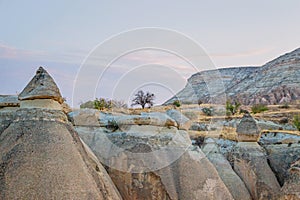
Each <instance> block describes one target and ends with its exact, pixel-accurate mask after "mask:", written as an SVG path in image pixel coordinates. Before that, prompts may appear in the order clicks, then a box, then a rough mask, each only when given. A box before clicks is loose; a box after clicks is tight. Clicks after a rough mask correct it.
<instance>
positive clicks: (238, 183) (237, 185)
mask: <svg viewBox="0 0 300 200" xmlns="http://www.w3.org/2000/svg"><path fill="white" fill-rule="evenodd" d="M202 151H203V153H205V155H206V156H207V158H208V159H209V160H210V162H211V163H212V164H213V165H214V166H215V168H216V170H217V171H218V174H219V176H220V177H221V179H222V181H223V182H224V184H225V185H226V187H227V188H228V190H229V192H230V193H231V195H232V196H233V198H234V199H235V200H247V199H248V200H251V199H252V198H251V195H250V194H249V192H248V189H247V187H246V186H245V184H244V182H243V181H242V180H241V179H240V177H239V176H238V175H237V174H236V173H235V172H234V170H233V169H232V167H231V165H230V163H229V162H228V160H227V159H226V158H225V157H224V156H223V155H222V154H221V153H220V152H219V148H218V146H217V144H216V143H215V141H214V139H211V138H207V139H205V144H204V147H203V148H202Z"/></svg>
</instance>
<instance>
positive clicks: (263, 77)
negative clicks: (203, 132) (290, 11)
mask: <svg viewBox="0 0 300 200" xmlns="http://www.w3.org/2000/svg"><path fill="white" fill-rule="evenodd" d="M299 68H300V48H299V49H296V50H294V51H292V52H290V53H287V54H285V55H283V56H280V57H278V58H276V59H274V60H272V61H270V62H268V63H266V64H265V65H263V66H262V67H236V68H224V69H218V72H219V73H220V77H221V82H222V83H220V84H223V85H224V89H225V94H226V95H227V97H229V98H230V99H235V100H239V101H240V102H241V103H242V104H244V105H248V104H259V103H261V104H282V103H285V102H291V101H294V100H299V99H300V88H299V84H300V70H299ZM213 73H216V72H215V70H210V71H202V72H199V73H196V74H194V75H192V76H191V77H190V78H189V79H188V82H187V84H186V87H185V88H184V89H183V90H181V91H180V92H179V93H177V94H176V95H175V96H174V97H172V98H171V99H170V100H168V101H167V102H166V103H165V104H171V103H172V102H173V101H175V100H178V99H179V100H180V101H181V102H182V103H197V101H198V100H199V99H200V100H201V101H202V102H205V103H206V102H210V101H211V100H212V98H214V96H215V95H216V94H211V92H209V90H208V87H207V85H209V86H210V87H211V86H212V85H213V84H210V82H213V81H216V80H214V79H212V78H210V77H211V74H213ZM219 81H220V80H219ZM216 85H217V84H216ZM210 90H211V91H213V90H212V89H211V88H210ZM216 98H217V97H216Z"/></svg>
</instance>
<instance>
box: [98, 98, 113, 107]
mask: <svg viewBox="0 0 300 200" xmlns="http://www.w3.org/2000/svg"><path fill="white" fill-rule="evenodd" d="M94 108H95V109H98V110H104V109H105V108H106V109H110V108H112V101H111V100H106V99H104V98H100V99H98V98H97V99H96V100H94Z"/></svg>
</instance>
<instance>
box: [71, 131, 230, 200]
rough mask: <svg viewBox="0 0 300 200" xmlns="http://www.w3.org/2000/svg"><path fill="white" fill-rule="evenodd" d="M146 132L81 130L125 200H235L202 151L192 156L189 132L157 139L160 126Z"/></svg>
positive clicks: (168, 133) (80, 132) (160, 134)
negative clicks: (189, 147) (208, 199)
mask: <svg viewBox="0 0 300 200" xmlns="http://www.w3.org/2000/svg"><path fill="white" fill-rule="evenodd" d="M133 126H134V128H137V127H139V126H137V125H133ZM144 126H145V128H149V130H148V134H149V135H147V136H145V135H143V133H141V134H131V133H130V132H128V133H127V132H117V131H116V132H109V130H107V129H105V128H103V127H98V128H97V127H76V130H77V131H78V133H79V135H80V136H81V137H82V139H83V140H84V141H85V142H86V143H87V144H88V145H89V146H90V147H91V149H92V150H93V152H94V153H95V155H96V156H97V157H98V158H99V160H101V162H103V163H105V164H106V165H107V166H108V167H107V169H108V173H109V174H110V176H111V177H112V180H113V181H114V183H115V184H116V186H117V188H118V189H119V191H120V193H121V195H122V197H123V198H124V199H207V198H211V199H232V197H231V194H230V193H229V191H228V190H227V188H226V186H225V185H224V183H223V182H222V180H221V179H220V177H219V176H218V174H217V172H216V170H215V169H214V167H213V165H212V164H211V163H210V162H209V161H208V159H207V158H205V155H204V154H203V153H202V152H201V150H200V149H188V150H187V148H188V146H190V145H191V141H190V139H189V137H188V134H187V132H186V131H183V130H177V128H175V127H174V128H171V129H168V128H167V127H159V128H162V129H163V130H164V131H162V132H159V133H155V132H152V131H157V129H156V128H157V127H156V126H149V125H144ZM144 126H140V127H144ZM153 128H155V129H153ZM145 131H146V133H147V130H145ZM151 132H152V133H151ZM162 149H164V151H161V150H162ZM168 149H169V150H168ZM157 163H158V165H157ZM145 166H146V168H144V167H145ZM159 166H160V167H159ZM147 167H148V168H147ZM145 169H148V170H146V171H145ZM151 169H152V170H151ZM153 169H155V170H153ZM199 172H200V173H199Z"/></svg>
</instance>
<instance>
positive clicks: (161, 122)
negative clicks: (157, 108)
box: [114, 113, 177, 127]
mask: <svg viewBox="0 0 300 200" xmlns="http://www.w3.org/2000/svg"><path fill="white" fill-rule="evenodd" d="M114 119H115V121H116V123H117V124H118V126H119V127H121V126H127V125H153V126H163V127H167V126H175V127H177V123H176V121H175V120H173V119H172V118H170V117H169V116H168V115H166V114H164V113H141V115H123V116H118V117H115V118H114Z"/></svg>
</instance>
